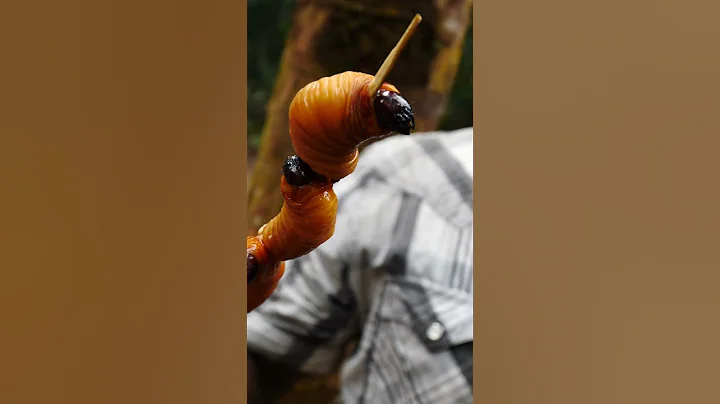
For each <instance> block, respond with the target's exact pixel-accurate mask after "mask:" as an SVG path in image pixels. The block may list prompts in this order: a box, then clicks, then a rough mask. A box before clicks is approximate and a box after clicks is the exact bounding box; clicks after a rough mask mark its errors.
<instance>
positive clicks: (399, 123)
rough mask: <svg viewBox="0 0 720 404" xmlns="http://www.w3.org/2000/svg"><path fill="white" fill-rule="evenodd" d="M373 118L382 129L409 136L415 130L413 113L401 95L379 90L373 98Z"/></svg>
mask: <svg viewBox="0 0 720 404" xmlns="http://www.w3.org/2000/svg"><path fill="white" fill-rule="evenodd" d="M374 103H375V116H376V118H377V122H378V125H380V127H381V128H382V129H385V130H390V131H393V132H397V133H402V134H403V135H409V134H410V131H411V130H412V129H415V113H414V112H413V109H412V107H411V106H410V103H409V102H407V100H406V99H405V98H403V96H402V95H400V94H398V93H394V92H392V91H388V90H384V89H380V90H378V92H377V95H376V96H375V101H374Z"/></svg>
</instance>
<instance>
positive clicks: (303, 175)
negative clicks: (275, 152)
mask: <svg viewBox="0 0 720 404" xmlns="http://www.w3.org/2000/svg"><path fill="white" fill-rule="evenodd" d="M282 171H283V176H285V181H287V183H288V184H290V185H292V186H294V187H300V186H303V185H307V184H309V183H311V182H313V181H319V180H321V179H323V177H322V176H321V175H320V174H318V173H316V172H315V171H313V170H312V168H310V166H309V165H307V163H305V162H304V161H302V160H301V159H300V157H298V156H297V155H295V154H293V155H292V156H290V157H288V158H286V159H285V163H284V164H283V166H282Z"/></svg>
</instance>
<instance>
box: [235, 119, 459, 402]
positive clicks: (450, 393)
mask: <svg viewBox="0 0 720 404" xmlns="http://www.w3.org/2000/svg"><path fill="white" fill-rule="evenodd" d="M472 137H473V132H472V128H467V129H462V130H458V131H454V132H434V133H425V134H415V135H412V136H394V137H391V138H387V139H384V140H382V141H380V142H377V143H374V144H372V145H370V146H368V147H367V148H366V149H365V150H364V151H363V153H362V156H361V158H360V162H359V164H358V167H357V169H356V171H355V172H354V173H353V174H351V175H350V176H348V177H346V178H345V179H343V180H341V181H340V182H338V183H337V184H336V185H335V190H336V193H337V195H338V201H339V206H338V216H337V224H336V230H335V234H334V235H333V236H332V237H331V238H330V240H328V241H327V242H326V243H325V244H323V245H321V246H320V247H319V248H318V249H316V250H315V251H313V252H312V253H310V254H308V255H305V256H303V257H300V258H298V259H296V260H293V261H290V262H287V264H286V265H287V270H286V272H285V276H284V278H283V279H282V280H281V281H280V284H279V286H278V289H277V290H276V292H275V293H274V294H273V295H272V296H271V298H270V299H268V300H267V301H266V302H265V303H264V304H263V305H261V306H260V307H259V308H258V309H256V310H255V311H253V312H251V313H249V314H248V318H247V327H248V333H247V336H248V348H249V349H250V351H252V352H253V353H256V354H259V355H263V356H265V357H267V358H269V359H273V360H276V361H279V362H282V363H285V364H289V365H291V366H294V367H295V368H297V369H299V370H302V371H304V372H307V373H326V372H334V371H337V370H340V372H341V383H342V392H341V399H342V400H341V401H342V402H343V403H348V404H349V403H366V404H383V403H388V404H404V403H428V404H444V403H447V404H461V403H471V402H472V340H473V327H472V326H473V306H472V303H473V297H472V293H473V248H472V246H473V228H472V224H473V210H472V201H473V196H472V160H473V151H472V143H473V142H472V140H473V139H472ZM349 342H354V343H356V346H355V349H354V351H353V352H352V353H351V354H350V356H349V357H346V356H345V355H344V354H345V353H346V351H345V349H344V348H345V347H346V346H347V344H348V343H349Z"/></svg>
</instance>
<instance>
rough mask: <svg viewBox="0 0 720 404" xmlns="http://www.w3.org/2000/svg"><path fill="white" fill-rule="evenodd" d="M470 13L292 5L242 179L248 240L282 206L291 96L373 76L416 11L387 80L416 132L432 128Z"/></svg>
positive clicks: (422, 4) (379, 4) (369, 3)
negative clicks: (338, 78) (334, 81)
mask: <svg viewBox="0 0 720 404" xmlns="http://www.w3.org/2000/svg"><path fill="white" fill-rule="evenodd" d="M471 7H472V0H435V1H427V0H417V1H412V2H411V1H400V0H316V1H311V0H298V1H297V3H296V9H295V15H294V20H293V28H292V30H291V32H290V34H289V35H288V39H287V43H286V45H285V49H284V51H283V55H282V58H281V61H280V68H279V73H278V77H277V80H276V83H275V88H274V90H273V95H272V97H271V99H270V101H269V103H268V107H267V115H266V120H265V125H264V127H263V130H262V134H261V143H260V148H259V152H258V158H257V162H256V164H255V166H254V169H253V172H252V175H251V177H250V181H249V187H248V188H249V189H248V196H249V201H248V202H249V203H248V219H249V224H250V229H249V234H254V233H255V232H256V231H257V229H258V228H259V227H260V226H261V225H262V224H263V223H265V222H267V221H268V220H270V219H271V218H272V217H273V216H274V215H275V214H277V212H279V210H280V207H281V206H282V195H281V194H280V188H279V187H280V176H281V171H280V168H281V166H282V163H283V160H284V159H285V157H287V156H289V155H291V154H293V149H292V145H291V143H290V137H289V135H288V109H289V107H290V102H291V101H292V99H293V97H294V96H295V93H296V92H297V91H298V90H300V89H301V88H302V87H303V86H305V85H306V84H308V83H310V82H312V81H314V80H317V79H319V78H321V77H323V76H329V75H332V74H336V73H341V72H343V71H347V70H353V71H360V72H364V73H369V74H374V73H375V72H376V71H377V69H378V68H379V67H380V65H381V64H382V62H383V61H384V60H385V57H386V56H387V54H388V53H389V52H390V50H391V49H392V47H393V46H395V43H396V42H397V40H398V39H399V38H400V36H401V35H402V33H403V32H404V31H405V29H406V28H407V25H408V24H409V23H410V20H411V19H412V17H413V15H414V14H415V13H420V14H422V16H423V22H422V23H421V24H420V26H419V27H418V30H417V31H416V32H415V35H414V36H413V38H412V39H411V41H410V43H409V44H408V46H407V47H406V48H405V50H404V51H403V52H402V54H401V55H400V59H399V60H398V62H397V64H396V65H395V68H394V69H393V71H392V72H391V73H390V75H389V77H388V78H387V81H388V82H390V83H392V84H394V85H395V86H396V87H397V88H398V89H399V90H400V91H401V92H402V93H403V95H404V96H405V97H406V98H407V99H408V101H410V103H411V104H412V105H413V108H414V110H415V114H416V115H415V120H416V130H417V131H419V132H424V131H431V130H436V129H437V127H438V124H439V122H440V119H441V118H442V116H443V113H444V111H445V107H446V105H447V101H448V97H449V94H450V91H451V89H452V86H453V81H454V79H455V74H456V72H457V68H458V65H459V63H460V59H461V56H462V49H463V46H462V45H463V41H464V38H465V34H466V31H467V29H468V26H469V22H470V14H471ZM467 85H468V86H470V85H472V83H467Z"/></svg>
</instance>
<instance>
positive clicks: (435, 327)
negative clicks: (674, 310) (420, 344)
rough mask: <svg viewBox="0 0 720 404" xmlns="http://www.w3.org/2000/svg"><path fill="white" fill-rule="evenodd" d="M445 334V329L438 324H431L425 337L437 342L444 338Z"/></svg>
mask: <svg viewBox="0 0 720 404" xmlns="http://www.w3.org/2000/svg"><path fill="white" fill-rule="evenodd" d="M444 333H445V327H443V326H442V324H440V323H438V322H434V323H432V324H430V327H428V329H427V331H425V336H427V338H428V339H429V340H430V341H437V340H439V339H440V338H442V336H443V334H444Z"/></svg>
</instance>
